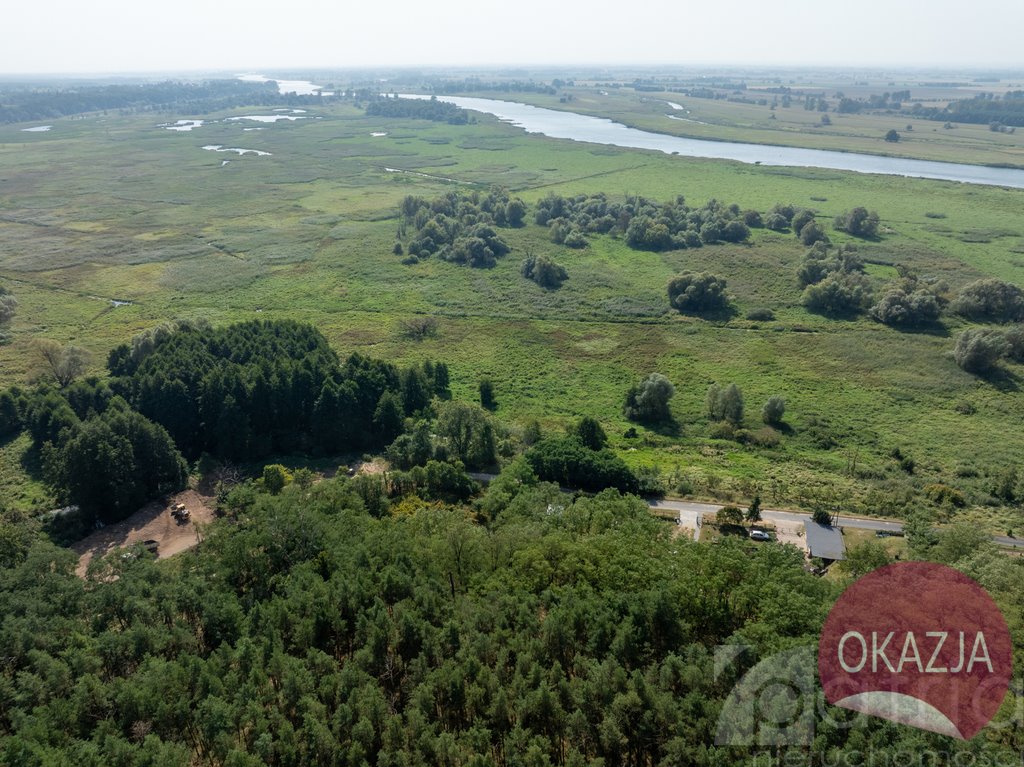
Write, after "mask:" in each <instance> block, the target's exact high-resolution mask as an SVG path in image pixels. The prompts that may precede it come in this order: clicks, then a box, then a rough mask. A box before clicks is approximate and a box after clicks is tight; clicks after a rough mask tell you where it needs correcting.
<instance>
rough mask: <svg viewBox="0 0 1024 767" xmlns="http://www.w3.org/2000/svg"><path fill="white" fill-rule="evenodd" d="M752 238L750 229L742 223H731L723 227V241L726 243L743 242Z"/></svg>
mask: <svg viewBox="0 0 1024 767" xmlns="http://www.w3.org/2000/svg"><path fill="white" fill-rule="evenodd" d="M749 237H750V229H749V228H748V227H747V225H746V224H744V223H743V222H742V221H730V222H729V223H728V224H726V225H725V226H724V227H722V232H721V239H723V240H725V241H726V242H743V241H745V240H746V239H747V238H749Z"/></svg>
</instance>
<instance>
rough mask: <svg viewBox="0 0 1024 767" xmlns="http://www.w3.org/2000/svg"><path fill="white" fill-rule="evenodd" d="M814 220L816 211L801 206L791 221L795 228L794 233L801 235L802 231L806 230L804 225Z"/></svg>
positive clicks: (792, 226) (791, 225)
mask: <svg viewBox="0 0 1024 767" xmlns="http://www.w3.org/2000/svg"><path fill="white" fill-rule="evenodd" d="M812 221H814V211H812V210H807V208H801V209H800V210H798V211H797V212H796V213H795V214H793V218H792V220H791V221H790V227H791V228H792V229H793V234H795V235H797V236H798V237H799V236H800V233H801V232H802V231H803V230H804V227H805V226H807V225H808V224H810V223H811V222H812Z"/></svg>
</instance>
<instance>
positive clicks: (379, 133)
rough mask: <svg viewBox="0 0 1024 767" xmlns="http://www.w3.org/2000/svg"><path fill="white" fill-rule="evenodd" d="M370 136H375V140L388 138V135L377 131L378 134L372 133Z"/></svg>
mask: <svg viewBox="0 0 1024 767" xmlns="http://www.w3.org/2000/svg"><path fill="white" fill-rule="evenodd" d="M370 135H371V136H373V137H374V138H380V137H381V136H386V135H388V134H387V133H384V132H381V131H377V132H376V133H371V134H370Z"/></svg>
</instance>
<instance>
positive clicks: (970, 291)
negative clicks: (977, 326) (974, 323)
mask: <svg viewBox="0 0 1024 767" xmlns="http://www.w3.org/2000/svg"><path fill="white" fill-rule="evenodd" d="M953 311H955V312H956V313H957V314H960V315H963V316H964V317H969V318H970V319H972V320H988V321H991V322H1019V321H1021V320H1024V292H1022V291H1021V289H1020V288H1018V287H1017V286H1016V285H1011V284H1010V283H1008V282H1003V281H1002V280H997V279H995V278H989V279H984V280H977V281H976V282H972V283H971V284H970V285H967V286H966V287H964V289H963V290H961V291H960V295H959V296H957V299H956V300H955V301H954V302H953Z"/></svg>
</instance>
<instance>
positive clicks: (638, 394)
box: [622, 373, 676, 423]
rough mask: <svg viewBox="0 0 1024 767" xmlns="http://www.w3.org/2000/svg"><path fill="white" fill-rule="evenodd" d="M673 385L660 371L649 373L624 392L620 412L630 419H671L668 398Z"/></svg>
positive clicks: (670, 397)
mask: <svg viewBox="0 0 1024 767" xmlns="http://www.w3.org/2000/svg"><path fill="white" fill-rule="evenodd" d="M675 393H676V389H675V387H674V386H673V385H672V383H671V382H670V381H669V380H668V379H667V378H665V376H663V375H662V374H661V373H651V374H650V375H649V376H647V377H646V378H645V379H643V380H642V381H641V382H640V383H639V384H638V385H636V386H631V387H630V389H629V391H628V392H626V402H625V404H624V405H623V408H622V413H623V415H625V416H626V418H628V419H629V420H631V421H641V422H645V423H664V422H667V421H671V420H672V413H671V411H670V410H669V400H670V399H672V397H673V395H674V394H675Z"/></svg>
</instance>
